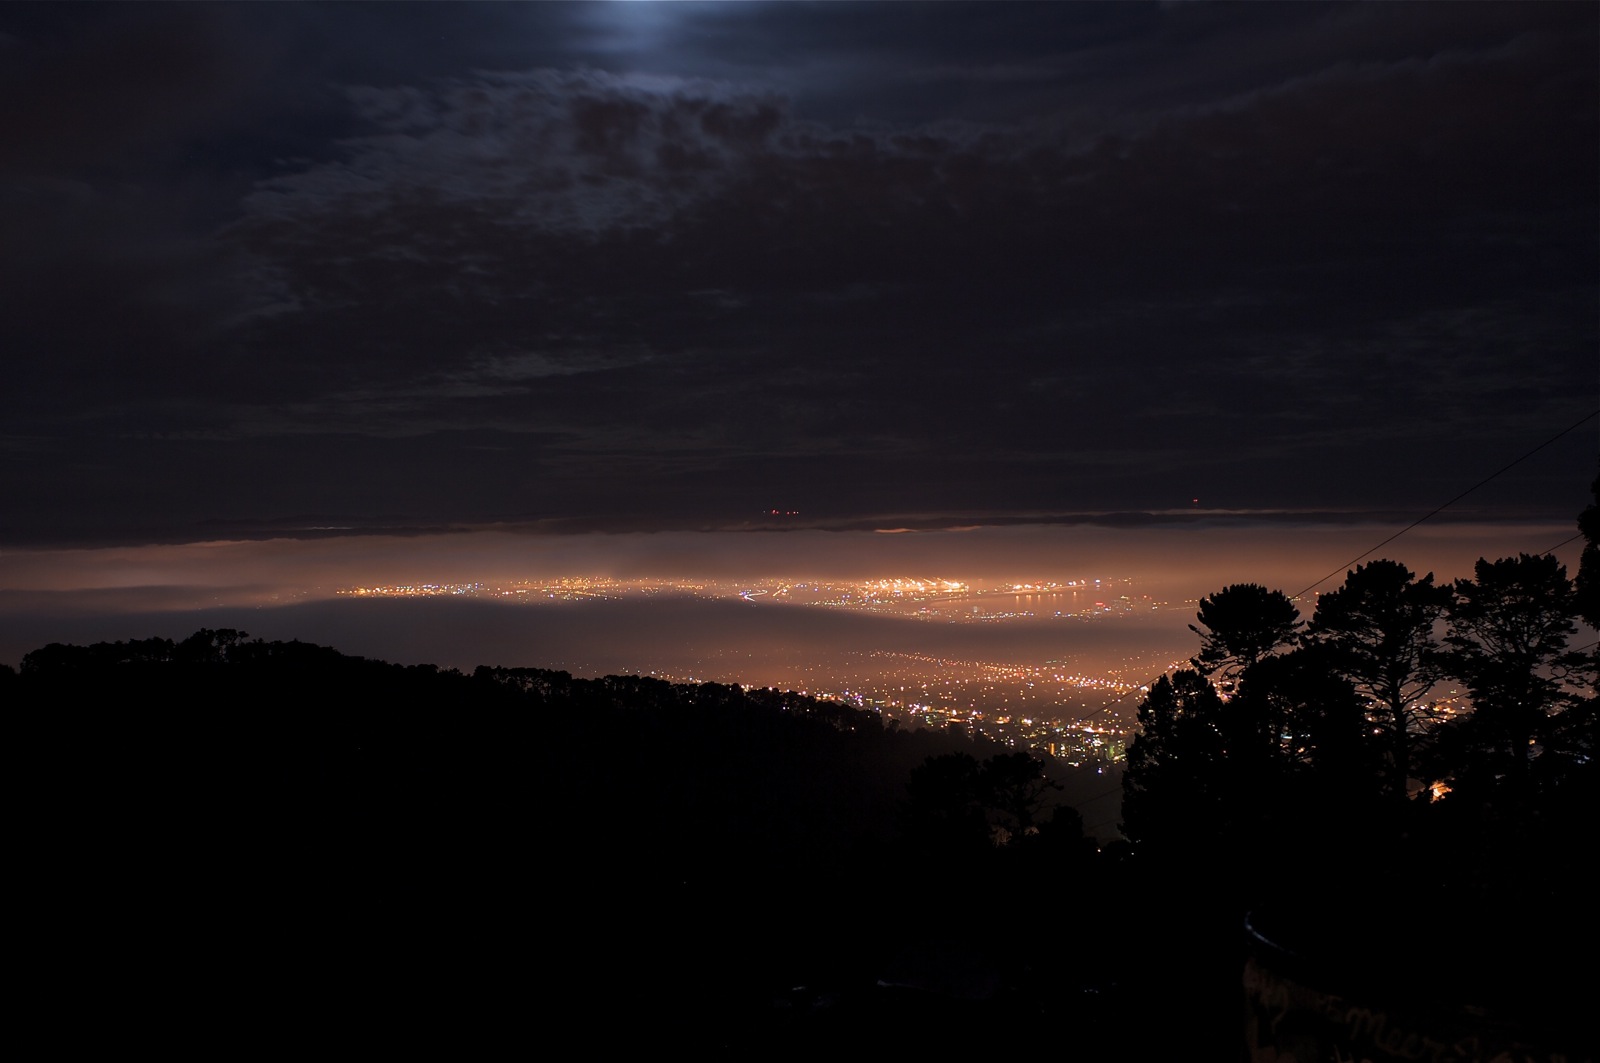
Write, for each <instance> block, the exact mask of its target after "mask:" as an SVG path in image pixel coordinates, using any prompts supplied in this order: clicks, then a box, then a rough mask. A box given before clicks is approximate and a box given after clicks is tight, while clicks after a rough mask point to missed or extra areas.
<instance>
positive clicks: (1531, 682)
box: [1446, 554, 1577, 795]
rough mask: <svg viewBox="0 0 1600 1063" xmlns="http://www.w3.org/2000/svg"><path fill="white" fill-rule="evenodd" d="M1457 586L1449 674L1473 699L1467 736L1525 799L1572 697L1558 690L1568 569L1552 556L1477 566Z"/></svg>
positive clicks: (1570, 600) (1567, 624)
mask: <svg viewBox="0 0 1600 1063" xmlns="http://www.w3.org/2000/svg"><path fill="white" fill-rule="evenodd" d="M1474 576H1475V578H1474V579H1470V580H1457V581H1456V584H1455V603H1454V604H1453V605H1452V607H1451V609H1450V632H1449V634H1448V635H1447V636H1446V642H1448V643H1449V645H1450V648H1451V650H1452V651H1453V652H1452V654H1451V671H1452V672H1453V673H1454V674H1455V675H1456V676H1458V677H1459V678H1460V679H1461V680H1462V681H1463V682H1464V683H1465V684H1466V686H1467V690H1468V692H1469V693H1470V694H1471V696H1472V704H1473V720H1472V731H1473V732H1474V733H1475V734H1476V735H1477V736H1478V737H1479V739H1480V746H1479V748H1480V749H1482V750H1484V751H1485V753H1486V755H1487V757H1488V758H1489V763H1488V764H1485V765H1482V767H1485V768H1487V769H1489V771H1490V772H1491V773H1493V774H1502V773H1503V774H1504V775H1505V777H1506V779H1507V781H1508V782H1509V784H1510V785H1511V786H1512V788H1513V791H1514V793H1516V794H1518V795H1523V794H1526V793H1528V791H1529V787H1530V785H1531V769H1532V766H1533V762H1534V759H1535V752H1536V747H1538V746H1543V747H1545V748H1548V746H1549V745H1550V744H1551V742H1552V741H1553V740H1554V741H1555V742H1557V743H1559V735H1558V723H1559V722H1561V721H1560V717H1561V715H1562V713H1563V710H1565V709H1566V708H1567V707H1568V706H1569V705H1571V704H1572V703H1573V700H1572V697H1571V692H1570V691H1568V690H1567V689H1566V688H1565V686H1564V682H1563V670H1564V664H1565V662H1566V660H1567V659H1568V652H1569V651H1568V640H1569V638H1570V636H1571V635H1573V634H1574V633H1575V632H1576V631H1577V624H1576V623H1575V617H1576V615H1577V595H1576V592H1575V591H1574V589H1573V586H1572V583H1571V581H1569V580H1568V579H1567V570H1566V566H1564V565H1562V564H1561V562H1560V561H1558V560H1557V559H1556V558H1555V557H1554V556H1552V555H1549V554H1540V555H1531V554H1519V555H1518V556H1517V557H1514V558H1510V557H1506V558H1501V559H1500V560H1498V561H1494V562H1490V561H1486V560H1483V559H1481V558H1480V559H1479V561H1478V563H1477V566H1476V568H1475V569H1474Z"/></svg>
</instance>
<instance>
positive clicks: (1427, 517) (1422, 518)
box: [1289, 409, 1600, 598]
mask: <svg viewBox="0 0 1600 1063" xmlns="http://www.w3.org/2000/svg"><path fill="white" fill-rule="evenodd" d="M1597 415H1600V409H1595V410H1590V411H1589V412H1588V413H1586V414H1584V415H1583V416H1582V417H1580V418H1578V419H1577V420H1576V421H1574V422H1572V423H1571V424H1569V425H1567V427H1565V428H1563V429H1562V430H1561V431H1559V432H1557V433H1556V434H1555V435H1553V436H1551V437H1550V438H1549V439H1547V440H1545V441H1544V442H1543V443H1540V444H1539V445H1538V446H1536V447H1534V448H1533V449H1532V450H1530V451H1528V452H1527V453H1526V454H1524V455H1522V456H1521V457H1520V458H1517V459H1516V460H1514V461H1512V462H1511V463H1510V464H1509V465H1506V466H1505V467H1504V468H1501V469H1499V470H1497V471H1495V472H1492V473H1490V474H1489V475H1488V476H1485V477H1484V478H1483V479H1481V480H1479V481H1478V482H1477V483H1475V484H1473V485H1472V486H1471V487H1469V488H1467V489H1466V490H1465V491H1463V492H1461V493H1460V494H1459V495H1456V496H1455V497H1454V498H1452V499H1451V500H1450V501H1448V502H1446V503H1445V504H1444V505H1442V506H1439V507H1437V508H1436V509H1433V510H1431V511H1430V512H1428V513H1425V514H1423V515H1422V516H1420V517H1418V518H1417V519H1416V520H1414V521H1412V522H1411V523H1410V524H1407V525H1406V526H1405V527H1404V528H1401V529H1400V530H1399V531H1397V532H1395V533H1394V534H1393V535H1391V536H1389V537H1388V538H1387V539H1385V540H1384V541H1383V542H1381V543H1379V544H1378V545H1377V546H1374V547H1373V548H1372V549H1370V550H1368V551H1367V552H1366V553H1364V554H1362V555H1360V556H1359V557H1354V558H1351V559H1350V560H1349V561H1346V562H1345V563H1344V564H1342V565H1340V566H1339V567H1338V568H1336V569H1334V570H1333V571H1332V572H1329V573H1328V574H1327V575H1326V576H1323V577H1322V578H1321V579H1319V580H1317V582H1315V583H1313V584H1311V586H1309V587H1307V588H1306V589H1305V590H1302V591H1297V592H1296V593H1294V594H1292V595H1290V596H1289V597H1290V598H1299V597H1302V596H1303V595H1305V594H1308V593H1310V592H1311V591H1313V590H1315V589H1316V588H1318V587H1320V586H1321V585H1322V584H1324V583H1326V582H1328V581H1329V580H1330V579H1332V578H1333V577H1335V576H1337V575H1339V573H1341V572H1347V571H1349V569H1350V566H1351V565H1354V564H1357V563H1358V562H1361V561H1365V560H1366V559H1367V558H1369V557H1371V556H1372V555H1373V554H1375V553H1377V552H1378V551H1379V550H1382V549H1383V548H1384V547H1385V546H1388V545H1389V544H1390V543H1392V542H1394V541H1395V540H1396V539H1398V538H1400V536H1402V535H1404V534H1405V533H1406V532H1408V531H1410V530H1411V529H1412V528H1415V527H1416V526H1417V525H1419V524H1421V523H1423V522H1424V521H1428V520H1432V519H1433V518H1434V517H1437V516H1438V515H1439V514H1441V513H1443V512H1444V511H1445V510H1447V509H1449V508H1450V507H1451V506H1453V505H1455V504H1456V503H1457V502H1459V501H1461V500H1462V499H1463V498H1466V497H1467V496H1468V495H1470V494H1472V492H1474V491H1476V490H1477V489H1478V488H1480V487H1482V486H1483V485H1484V484H1486V483H1488V482H1490V481H1491V480H1493V479H1495V478H1496V477H1498V476H1500V475H1501V474H1502V473H1505V472H1507V471H1509V470H1511V469H1514V468H1516V467H1517V466H1518V465H1521V464H1522V463H1523V462H1525V461H1527V460H1528V459H1529V458H1531V457H1533V456H1534V455H1535V454H1537V453H1539V451H1541V450H1543V449H1544V448H1545V447H1548V446H1549V445H1550V444H1551V443H1554V442H1555V441H1556V440H1558V439H1560V438H1561V437H1562V436H1564V435H1566V434H1567V433H1568V432H1571V431H1572V430H1573V429H1575V428H1578V427H1579V426H1581V425H1583V424H1584V423H1585V422H1587V421H1592V420H1594V418H1595V417H1596V416H1597ZM1568 541H1569V542H1570V541H1571V540H1568Z"/></svg>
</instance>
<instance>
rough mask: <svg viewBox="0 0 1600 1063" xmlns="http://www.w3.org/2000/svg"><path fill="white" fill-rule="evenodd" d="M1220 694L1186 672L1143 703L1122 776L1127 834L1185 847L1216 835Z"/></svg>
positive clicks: (1162, 683) (1164, 680)
mask: <svg viewBox="0 0 1600 1063" xmlns="http://www.w3.org/2000/svg"><path fill="white" fill-rule="evenodd" d="M1222 708H1223V702H1222V697H1221V695H1219V694H1218V693H1217V690H1216V687H1214V686H1212V684H1211V681H1210V680H1209V679H1207V678H1206V677H1205V676H1204V675H1202V674H1201V673H1199V672H1197V671H1194V670H1192V669H1188V668H1184V669H1180V670H1179V671H1177V672H1174V673H1173V674H1172V675H1170V676H1162V677H1161V678H1160V679H1158V680H1156V682H1155V684H1154V685H1153V686H1152V687H1151V688H1150V692H1149V693H1148V694H1146V695H1145V698H1144V700H1143V701H1141V702H1140V703H1139V736H1138V737H1137V738H1135V739H1134V740H1133V741H1132V742H1131V743H1130V744H1129V746H1128V766H1127V769H1126V770H1125V771H1124V772H1123V775H1122V821H1123V822H1122V833H1124V834H1126V835H1127V836H1128V837H1129V838H1131V839H1132V840H1133V841H1135V842H1144V841H1150V842H1155V843H1157V844H1165V843H1169V842H1170V843H1180V842H1183V841H1186V840H1190V839H1195V838H1200V837H1206V836H1209V835H1211V834H1212V833H1214V832H1215V831H1216V830H1217V828H1218V826H1219V823H1220V820H1221V816H1222V811H1223V800H1224V799H1223V793H1222V791H1223V785H1224V784H1223V779H1224V774H1225V771H1226V768H1225V766H1224V764H1223V759H1224V757H1225V755H1226V752H1227V747H1226V743H1225V742H1224V740H1223V736H1222V727H1221V724H1222Z"/></svg>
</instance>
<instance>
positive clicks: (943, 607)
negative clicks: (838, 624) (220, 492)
mask: <svg viewBox="0 0 1600 1063" xmlns="http://www.w3.org/2000/svg"><path fill="white" fill-rule="evenodd" d="M1128 583H1129V581H1127V580H1104V579H1084V580H1064V581H1055V580H1033V581H1028V582H1012V581H1006V582H994V583H987V584H985V583H979V582H975V581H966V580H956V579H945V578H912V577H885V578H875V579H865V580H787V579H765V580H755V581H748V582H739V583H734V582H729V581H726V580H687V579H614V578H611V577H605V576H566V577H561V578H559V579H546V580H513V581H509V582H507V583H503V584H491V583H483V582H474V583H405V584H389V585H382V586H362V587H341V588H339V589H338V590H336V591H335V592H334V593H335V594H336V595H339V596H341V597H355V598H428V597H440V596H452V595H453V596H469V597H475V598H490V599H497V600H501V601H525V602H553V601H564V602H579V601H593V600H603V599H619V598H627V597H636V596H650V595H663V594H683V595H691V596H694V597H697V598H708V599H738V600H741V601H744V602H747V603H749V604H752V605H759V604H777V603H782V604H784V605H791V606H812V607H819V608H830V609H852V610H861V611H866V612H875V613H885V614H889V615H893V616H900V617H906V618H909V619H913V620H925V621H933V622H940V623H950V624H971V623H982V624H992V623H998V622H1005V621H1008V620H1031V619H1047V620H1089V619H1094V618H1097V617H1105V616H1113V615H1118V614H1127V613H1133V612H1141V611H1150V610H1156V609H1161V608H1164V607H1166V606H1167V605H1168V604H1169V603H1167V602H1164V601H1158V600H1156V599H1154V598H1152V597H1150V596H1149V595H1137V594H1131V593H1113V592H1114V591H1117V590H1119V589H1121V587H1123V586H1125V585H1127V584H1128Z"/></svg>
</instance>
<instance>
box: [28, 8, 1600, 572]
mask: <svg viewBox="0 0 1600 1063" xmlns="http://www.w3.org/2000/svg"><path fill="white" fill-rule="evenodd" d="M0 76H3V77H4V79H5V85H4V90H5V99H6V101H7V104H6V106H5V108H4V109H3V110H0V160H3V162H0V197H3V198H0V299H3V300H4V306H3V310H4V316H3V320H4V330H5V331H4V336H5V342H4V348H3V349H4V367H5V376H4V387H0V494H3V497H4V499H5V503H4V506H3V507H0V589H5V588H17V587H20V586H24V585H27V586H32V587H35V588H36V589H37V587H39V586H47V585H48V580H47V579H45V578H44V577H41V576H37V573H35V574H34V575H33V576H29V575H28V574H27V573H23V576H22V577H19V576H18V570H17V568H16V566H15V563H13V565H12V567H11V571H10V572H9V573H7V572H6V571H5V568H4V566H5V559H6V558H7V556H10V557H11V558H13V559H14V558H16V557H18V556H22V557H28V556H32V555H30V552H37V551H51V550H60V549H62V548H67V547H74V548H77V547H95V548H107V547H118V548H124V547H135V546H138V545H140V544H172V545H179V544H184V543H200V542H211V541H221V540H231V541H241V540H242V541H249V540H256V541H265V540H268V539H291V540H292V539H300V540H303V541H309V540H311V539H315V538H318V537H322V538H326V537H329V536H335V537H337V536H341V535H343V536H356V535H359V536H361V537H362V541H363V542H370V541H372V539H371V537H372V536H373V535H374V534H381V535H386V536H387V535H405V536H408V537H413V538H414V537H417V536H422V535H436V534H440V533H446V532H449V533H453V534H460V533H464V532H471V531H472V530H473V529H477V528H480V527H484V526H490V527H493V528H495V529H497V531H496V534H506V535H511V536H518V535H521V536H526V537H528V538H530V539H532V538H539V539H541V540H548V539H549V538H550V537H551V536H552V535H569V536H570V535H577V534H578V533H588V532H607V533H619V532H628V533H640V532H649V533H656V534H661V533H674V534H676V533H687V532H704V531H707V530H711V531H715V530H723V531H737V530H742V529H763V528H783V529H786V530H800V531H804V530H806V529H811V530H817V529H827V530H833V531H848V530H870V529H887V528H912V529H929V530H933V529H947V528H950V527H974V526H984V525H1002V526H1003V525H1017V524H1027V525H1037V524H1044V525H1058V526H1074V525H1085V524H1087V525H1093V526H1096V527H1105V528H1110V529H1115V528H1121V527H1131V526H1141V525H1148V524H1151V523H1163V524H1174V523H1176V524H1183V523H1186V522H1187V523H1194V522H1201V521H1207V520H1213V521H1214V520H1216V519H1220V518H1219V514H1220V515H1225V516H1226V518H1227V519H1232V520H1249V519H1258V520H1263V521H1274V520H1276V521H1283V520H1287V519H1293V520H1296V521H1324V522H1332V523H1352V522H1353V523H1364V524H1370V526H1372V527H1374V528H1377V527H1382V526H1393V525H1395V524H1397V523H1398V524H1403V523H1405V522H1406V521H1408V520H1410V519H1413V518H1415V517H1416V516H1419V515H1420V514H1422V513H1424V512H1427V511H1428V510H1429V509H1431V508H1433V507H1434V506H1436V505H1438V504H1440V503H1441V502H1444V501H1445V500H1447V499H1449V498H1451V497H1453V496H1454V495H1456V494H1457V493H1458V492H1460V491H1462V490H1464V489H1466V488H1467V487H1470V486H1471V485H1473V484H1474V483H1477V482H1478V481H1480V480H1482V479H1484V478H1485V477H1488V476H1489V475H1490V474H1492V473H1494V472H1495V471H1496V470H1498V469H1500V468H1501V467H1502V466H1504V465H1505V464H1506V463H1507V462H1510V461H1511V460H1513V459H1515V458H1517V457H1518V456H1520V455H1522V454H1524V453H1526V452H1527V451H1529V450H1530V449H1531V448H1533V447H1535V446H1537V445H1538V444H1540V443H1542V442H1544V441H1545V440H1547V439H1550V438H1551V437H1552V436H1554V435H1556V434H1557V433H1558V432H1560V431H1561V430H1562V429H1565V428H1567V427H1569V426H1571V425H1573V424H1575V423H1577V422H1579V421H1580V420H1581V419H1582V418H1584V417H1585V416H1586V415H1588V414H1590V413H1592V412H1593V411H1594V410H1595V409H1596V408H1597V407H1600V369H1597V365H1600V360H1597V352H1600V238H1597V233H1600V129H1597V125H1600V6H1597V5H1594V4H1588V3H1559V4H1537V3H1515V4H1502V3H1471V4H1449V3H1441V4H1385V5H1377V6H1368V5H1354V4H1334V5H1323V4H1315V3H1305V4H1301V3H1295V4H1287V3H1285V4H1237V5H1208V4H1189V3H1182V4H1140V3H1106V4H1069V3H1061V4H1035V3H1030V4H1017V5H1013V4H1009V3H983V4H960V3H940V4H932V5H922V4H915V3H894V4H858V3H826V4H787V3H717V4H700V3H601V2H596V3H587V4H530V5H521V4H484V5H477V4H449V5H445V4H406V5H391V4H385V3H374V4H339V5H318V4H270V5H248V6H247V5H237V6H236V5H228V4H206V5H196V4H185V5H174V6H166V5H159V4H141V3H132V4H115V5H109V6H97V5H80V4H71V5H58V4H8V5H5V6H3V7H0ZM1597 424H1600V421H1596V420H1591V421H1589V422H1587V423H1586V424H1583V425H1581V426H1580V427H1579V428H1577V429H1576V430H1575V431H1573V432H1570V433H1568V434H1567V435H1565V436H1563V437H1562V438H1561V439H1559V440H1557V441H1556V442H1555V443H1553V444H1551V445H1550V446H1549V447H1547V448H1545V449H1544V450H1542V451H1540V452H1539V453H1538V454H1537V455H1536V456H1535V457H1534V458H1531V459H1529V460H1528V461H1527V462H1525V463H1523V464H1521V465H1519V466H1518V467H1517V468H1516V469H1515V470H1514V471H1513V472H1511V473H1508V474H1507V475H1505V476H1503V477H1500V478H1498V479H1496V480H1495V481H1494V482H1493V483H1492V484H1490V485H1489V486H1488V487H1486V488H1484V489H1483V490H1481V491H1479V492H1477V493H1475V494H1474V495H1472V496H1471V497H1469V498H1468V499H1466V500H1464V501H1463V502H1462V503H1461V504H1460V505H1459V506H1457V507H1454V508H1453V509H1452V511H1451V514H1450V516H1452V517H1454V518H1456V519H1473V520H1487V521H1513V520H1514V521H1532V522H1536V523H1537V522H1545V523H1548V524H1550V525H1552V526H1554V525H1560V526H1564V527H1567V528H1570V527H1571V524H1572V520H1573V518H1574V516H1575V514H1576V512H1577V511H1578V509H1580V508H1582V506H1583V505H1584V504H1585V503H1586V502H1587V501H1588V498H1589V495H1588V486H1589V483H1590V481H1591V480H1592V479H1593V477H1594V475H1595V469H1596V456H1597V452H1600V444H1597V438H1600V428H1597ZM773 510H777V511H780V513H779V514H778V515H773V514H772V512H771V511H773ZM808 534H809V532H808ZM1541 534H1542V533H1541ZM1536 537H1537V536H1535V538H1536ZM767 538H768V539H770V538H772V537H771V536H768V537H767ZM880 538H882V537H880ZM1368 541H1369V542H1370V535H1369V537H1368ZM1549 545H1550V543H1547V542H1534V541H1531V540H1530V541H1528V542H1526V543H1525V544H1523V548H1524V549H1529V550H1535V549H1541V548H1544V547H1547V546H1549ZM19 552H20V553H19ZM1335 553H1336V551H1335ZM1335 553H1329V554H1325V555H1322V556H1319V558H1317V559H1316V560H1314V561H1312V562H1311V565H1312V567H1313V568H1314V567H1316V566H1318V565H1323V564H1328V565H1330V566H1336V565H1337V564H1338V563H1339V562H1340V561H1341V560H1343V558H1342V557H1340V556H1335ZM1239 575H1240V577H1241V578H1246V577H1248V576H1249V575H1250V573H1247V572H1241V573H1240V574H1239ZM167 576H170V573H169V574H167ZM167 576H163V574H162V573H159V572H157V573H145V574H144V575H142V576H140V577H138V578H134V577H124V579H123V583H124V584H126V583H128V582H134V583H138V582H141V581H142V583H144V584H151V585H155V584H160V583H162V581H163V579H164V578H167ZM23 577H26V578H23ZM29 579H31V580H33V582H32V583H29V582H28V580H29ZM118 585H122V584H118ZM63 586H64V585H63Z"/></svg>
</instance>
